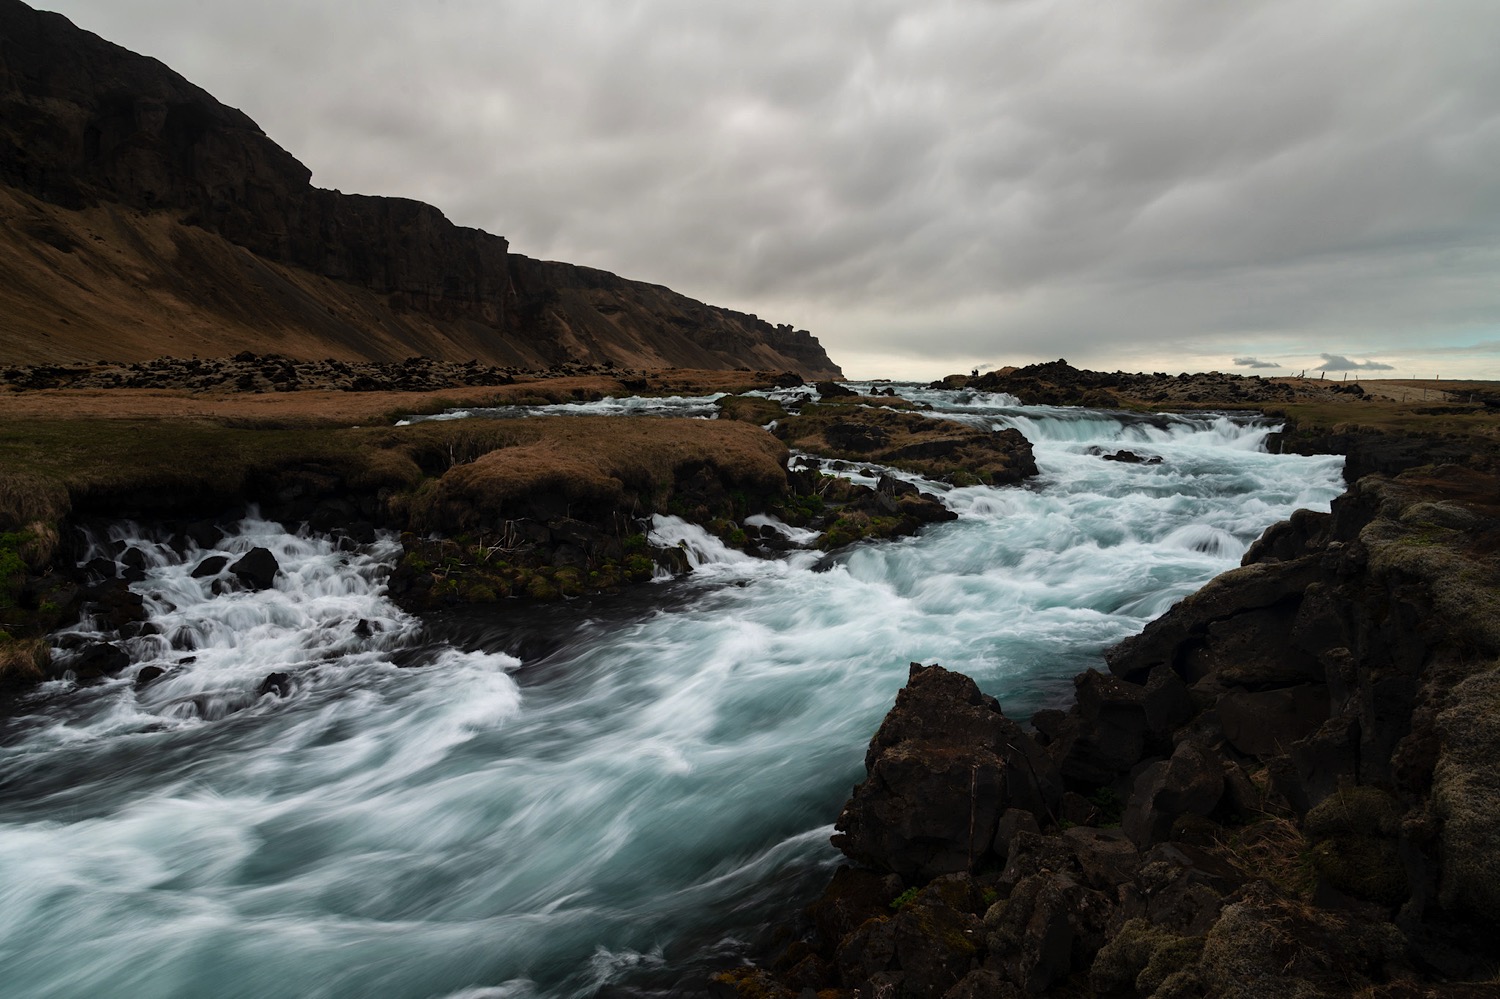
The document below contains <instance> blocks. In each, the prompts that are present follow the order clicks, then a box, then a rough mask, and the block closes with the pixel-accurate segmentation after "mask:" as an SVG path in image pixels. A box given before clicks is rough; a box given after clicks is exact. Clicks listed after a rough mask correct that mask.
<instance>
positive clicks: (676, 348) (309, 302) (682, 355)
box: [0, 0, 838, 377]
mask: <svg viewBox="0 0 1500 999" xmlns="http://www.w3.org/2000/svg"><path fill="white" fill-rule="evenodd" d="M310 177H311V174H310V172H309V170H308V169H307V168H306V167H305V166H303V165H302V164H301V163H300V162H298V161H297V160H296V159H295V158H294V157H293V156H292V155H291V154H290V153H288V152H287V151H286V150H284V149H282V148H281V147H280V146H278V145H276V144H275V143H274V142H272V141H271V139H270V138H268V137H267V136H266V135H265V133H264V132H262V131H261V129H260V128H259V127H258V126H257V125H256V124H255V122H253V121H251V120H250V118H249V117H247V116H246V115H244V114H243V113H241V112H239V111H237V110H235V109H233V108H229V107H226V106H224V105H223V104H220V103H219V102H218V101H217V100H215V99H214V98H213V97H212V96H211V95H210V94H208V93H207V92H205V91H204V90H202V89H201V88H199V87H196V86H194V85H193V84H192V83H190V82H188V81H187V80H185V79H183V78H182V77H181V76H179V75H177V74H176V73H174V72H172V71H171V70H170V69H168V68H167V67H166V66H164V65H162V64H161V63H160V62H158V61H157V60H155V59H150V58H147V57H144V56H140V55H137V54H135V53H133V52H130V51H128V50H126V49H123V48H121V47H119V46H117V45H113V44H111V43H110V42H107V41H105V40H103V39H101V38H99V37H98V36H96V35H93V34H90V33H89V32H86V31H82V30H80V29H78V28H76V27H74V25H73V24H72V23H71V22H69V21H68V20H67V19H66V18H64V17H62V16H61V15H58V14H52V13H47V12H41V11H35V10H32V9H31V8H30V7H28V6H26V5H25V4H23V3H20V2H19V0H0V185H3V187H4V188H6V190H3V191H0V194H3V195H4V197H3V199H0V277H4V278H6V279H7V280H6V282H5V283H6V285H7V286H8V287H9V288H10V289H12V290H11V292H10V293H8V294H4V296H3V297H4V298H5V299H6V300H5V302H4V303H3V304H5V305H6V306H7V308H6V315H7V317H8V319H7V322H6V324H5V328H4V329H0V359H3V360H19V361H45V360H75V359H86V358H91V357H94V356H98V353H99V352H98V350H97V349H94V348H96V347H101V346H113V347H114V350H113V351H112V352H111V354H110V356H112V357H116V358H119V359H125V360H129V359H135V358H137V357H145V356H154V355H157V354H161V353H167V352H170V350H171V349H173V348H175V349H178V350H179V351H181V350H182V349H183V347H184V346H185V345H184V344H181V343H179V344H172V343H165V342H161V338H160V337H153V336H152V335H151V331H150V330H142V329H139V328H136V327H141V326H145V327H151V326H156V327H162V328H165V327H171V328H175V329H179V330H187V331H189V332H190V331H191V330H193V329H196V328H203V329H205V330H208V329H212V330H213V331H214V336H213V337H208V338H206V339H208V340H209V342H208V343H206V344H202V345H199V344H197V343H193V342H191V341H190V344H189V345H191V346H194V347H196V348H197V352H199V353H203V352H234V351H236V350H239V349H255V348H257V347H259V348H265V347H266V346H267V345H268V344H267V338H268V337H269V339H270V341H271V345H273V346H278V347H279V348H280V349H281V350H282V352H285V353H290V354H305V355H307V356H317V355H319V352H321V353H325V354H333V355H335V356H341V357H369V358H371V359H377V360H384V359H395V358H398V357H401V356H405V355H407V354H411V353H414V352H415V353H423V354H428V355H431V356H435V357H441V358H461V357H478V358H480V359H481V360H486V361H489V362H491V363H502V364H516V365H521V366H528V367H538V366H547V365H549V364H552V363H557V362H561V361H569V360H571V361H579V362H585V363H600V362H603V361H606V360H609V361H614V362H616V363H620V364H626V365H630V366H638V367H639V366H650V367H663V366H684V367H687V366H691V367H703V368H723V367H739V366H745V367H762V368H763V367H767V366H771V367H781V368H789V369H793V370H797V371H798V372H800V373H802V374H803V375H806V376H809V377H830V376H836V375H837V374H838V367H837V365H835V364H833V362H832V361H830V360H829V359H828V356H827V354H826V353H824V351H823V350H822V348H821V347H820V346H819V345H818V343H817V340H816V339H814V338H813V337H812V336H810V335H809V334H807V333H806V332H805V331H795V330H793V329H792V328H791V327H787V326H782V327H775V326H772V325H770V324H769V323H765V322H762V321H761V320H759V319H758V318H756V317H754V316H747V315H744V314H741V313H736V312H731V311H728V310H724V309H718V308H715V307H712V306H708V305H704V304H703V303H701V302H695V301H693V300H691V299H688V298H686V297H684V296H681V295H677V294H676V293H674V292H671V291H669V290H667V289H665V288H661V287H659V286H655V285H647V284H642V283H639V282H634V281H627V280H625V279H623V278H619V277H616V276H615V275H612V274H608V273H605V272H602V271H594V270H590V269H587V268H580V267H573V266H571V265H567V264H557V263H550V262H543V261H535V260H529V259H527V258H525V257H519V256H516V255H512V254H511V253H510V252H509V247H508V245H507V243H506V240H505V239H504V238H502V237H499V236H493V235H490V234H489V233H486V232H483V231H481V230H479V229H471V228H465V227H462V226H456V225H454V224H453V223H451V222H450V221H448V219H447V218H446V217H444V215H443V214H442V212H440V211H439V210H438V209H436V208H434V207H432V206H431V205H426V204H422V203H420V202H416V201H409V200H404V199H399V198H379V197H366V196H360V195H347V194H342V193H340V192H338V191H329V190H323V189H320V188H315V187H313V186H312V185H311V184H310V183H309V181H310ZM247 251H248V252H247ZM69 258H72V259H69ZM80 293H82V294H83V295H84V296H92V297H93V298H94V299H96V301H92V302H89V304H88V308H86V309H83V308H80V307H79V303H78V299H79V298H80ZM101 313H103V314H114V315H118V316H119V317H121V319H122V320H123V322H118V323H113V324H111V323H109V322H105V321H104V320H103V319H102V318H101ZM63 320H65V321H63ZM65 326H72V327H81V328H78V329H61V328H60V327H65ZM49 341H50V342H49ZM74 344H78V347H77V349H76V350H72V351H71V353H70V349H71V348H72V346H73V345H74Z"/></svg>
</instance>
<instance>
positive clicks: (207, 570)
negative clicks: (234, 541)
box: [193, 555, 229, 579]
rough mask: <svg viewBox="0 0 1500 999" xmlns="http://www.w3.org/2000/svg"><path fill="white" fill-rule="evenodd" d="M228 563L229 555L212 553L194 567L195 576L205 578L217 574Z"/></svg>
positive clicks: (195, 577)
mask: <svg viewBox="0 0 1500 999" xmlns="http://www.w3.org/2000/svg"><path fill="white" fill-rule="evenodd" d="M228 564H229V556H228V555H210V556H209V557H208V558H206V559H204V560H203V561H202V562H199V563H198V564H197V566H195V567H194V568H193V578H194V579H203V578H204V577H206V576H217V575H218V574H219V573H220V572H222V571H223V569H224V567H225V566H226V565H228Z"/></svg>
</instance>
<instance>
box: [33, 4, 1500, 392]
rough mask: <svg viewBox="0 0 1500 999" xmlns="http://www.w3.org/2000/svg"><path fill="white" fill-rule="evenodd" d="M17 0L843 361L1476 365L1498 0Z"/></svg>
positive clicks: (1497, 356)
mask: <svg viewBox="0 0 1500 999" xmlns="http://www.w3.org/2000/svg"><path fill="white" fill-rule="evenodd" d="M40 5H41V6H47V7H50V8H51V9H54V10H58V11H60V12H62V13H63V14H66V15H67V16H68V17H70V18H71V19H72V20H73V21H74V22H75V23H77V24H79V25H81V26H82V27H85V28H87V29H89V30H91V31H95V32H98V33H99V34H101V35H103V36H104V37H106V38H109V39H110V40H112V41H115V42H118V43H120V44H122V45H125V46H126V47H128V48H132V49H134V50H136V51H139V52H144V53H146V54H148V55H153V56H156V57H157V58H159V59H161V60H163V61H164V62H166V63H167V64H168V65H169V66H171V67H172V68H174V69H176V70H177V71H178V72H180V73H182V74H183V75H184V76H186V77H187V78H188V79H190V80H192V81H193V82H195V83H197V84H199V85H200V86H203V87H204V88H206V89H207V90H208V91H210V92H211V93H213V94H214V95H215V96H216V97H218V98H219V99H220V100H221V101H223V102H224V103H226V104H230V105H233V106H235V107H238V108H240V109H242V110H243V111H245V112H246V113H247V114H249V115H250V116H251V117H252V118H254V119H255V120H256V121H257V122H258V123H259V124H260V126H261V127H262V128H264V129H265V131H266V132H267V133H268V134H269V135H270V136H271V137H272V138H273V139H275V140H276V141H277V142H278V143H280V144H281V145H283V146H285V147H286V148H287V149H289V150H290V151H291V152H292V153H293V154H294V155H295V156H297V157H298V158H299V159H301V160H302V161H303V162H304V163H306V164H307V165H308V167H310V168H311V169H312V171H313V182H314V183H315V184H318V185H319V186H322V187H332V188H338V189H340V190H343V191H348V192H359V193H364V194H387V195H401V196H405V197H412V198H419V199H421V200H423V201H428V202H431V203H432V204H435V205H437V206H438V207H439V208H441V209H442V210H443V211H444V212H445V213H446V214H447V215H448V217H449V218H451V219H452V220H453V221H455V222H457V223H459V224H462V225H472V226H478V227H480V228H482V229H486V230H488V231H490V232H494V233H498V234H500V235H503V236H506V237H508V238H509V239H510V241H511V248H512V250H514V251H515V252H518V253H524V254H527V255H528V256H536V257H544V258H551V259H558V260H569V261H573V262H576V263H582V264H589V265H591V266H595V267H602V268H605V269H607V270H611V271H614V272H616V273H619V274H622V275H624V276H626V277H631V278H637V279H641V280H646V281H652V282H657V283H661V284H666V285H669V286H671V287H672V288H674V289H676V290H678V291H680V292H683V293H684V294H687V295H691V296H692V297H694V298H700V299H703V300H705V301H708V302H711V303H713V304H716V305H727V306H732V307H736V308H740V309H744V310H746V311H749V312H754V313H756V314H758V315H760V316H761V317H762V318H765V319H768V320H770V321H772V322H776V323H783V322H785V323H792V324H794V325H796V326H798V327H802V328H807V329H810V330H811V331H812V332H813V333H814V334H816V335H817V336H818V337H819V338H820V339H821V340H822V342H823V344H824V346H826V347H827V348H828V351H829V353H830V354H831V355H832V356H833V358H834V360H835V361H838V362H839V363H841V364H842V365H843V366H844V370H845V372H846V373H848V374H850V375H858V376H901V375H909V376H915V377H929V376H935V375H939V374H942V373H945V372H948V371H957V370H967V369H969V368H972V367H976V366H983V367H992V366H997V365H1000V364H1020V363H1027V362H1031V361H1037V360H1050V359H1055V358H1057V357H1066V358H1067V359H1068V360H1069V361H1071V362H1072V363H1074V364H1076V365H1079V366H1082V367H1091V368H1102V369H1114V368H1124V369H1127V370H1166V371H1170V372H1174V373H1175V372H1177V371H1181V370H1207V369H1218V370H1224V371H1244V372H1247V373H1259V374H1270V375H1274V374H1285V373H1292V374H1296V373H1297V372H1298V371H1301V370H1307V371H1308V372H1309V373H1311V372H1313V371H1315V370H1317V369H1319V368H1320V367H1326V368H1327V369H1328V370H1329V371H1330V372H1342V371H1344V370H1351V371H1360V372H1368V373H1369V374H1370V375H1372V376H1375V375H1386V376H1391V375H1397V376H1421V377H1433V376H1434V375H1440V376H1441V377H1443V378H1457V377H1463V376H1471V377H1489V378H1500V57H1497V54H1496V52H1497V50H1496V43H1497V40H1500V3H1497V2H1495V0H1319V2H1316V3H1309V2H1308V0H1233V2H1215V0H1129V2H1120V0H1114V2H1110V0H953V2H946V0H926V2H921V3H896V2H888V0H822V2H818V0H796V2H784V0H760V2H758V3H755V4H746V3H734V4H731V3H728V2H719V3H715V2H712V0H421V2H417V0H359V2H355V0H260V2H257V3H253V4H252V3H243V2H235V3H231V2H227V0H44V2H42V3H41V4H40ZM1264 365H1271V366H1270V367H1265V366H1264ZM1331 377H1343V375H1342V374H1337V375H1331ZM1351 377H1352V375H1351Z"/></svg>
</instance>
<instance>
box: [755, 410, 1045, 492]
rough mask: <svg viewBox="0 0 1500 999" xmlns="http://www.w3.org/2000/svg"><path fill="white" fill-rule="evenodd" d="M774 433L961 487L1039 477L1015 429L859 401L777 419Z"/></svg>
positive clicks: (798, 444)
mask: <svg viewBox="0 0 1500 999" xmlns="http://www.w3.org/2000/svg"><path fill="white" fill-rule="evenodd" d="M908 405H909V404H908ZM774 433H775V434H776V436H777V437H780V438H781V439H782V440H784V441H786V442H787V444H788V445H789V446H791V447H796V448H801V449H802V450H805V451H813V452H815V453H817V454H821V455H825V456H828V457H832V458H841V459H844V460H846V461H856V462H858V461H868V462H878V463H879V464H882V465H889V466H891V467H892V468H900V469H905V470H907V471H911V472H916V473H917V474H919V475H922V476H925V477H926V478H929V479H936V480H939V481H944V482H950V483H952V484H954V485H959V486H964V485H978V484H979V483H984V484H986V485H995V486H999V485H1014V484H1016V483H1018V482H1021V481H1023V480H1025V479H1028V478H1030V477H1032V476H1034V475H1036V474H1037V467H1036V459H1035V458H1034V457H1033V455H1032V453H1031V442H1030V441H1028V440H1026V438H1025V437H1024V436H1023V435H1022V434H1021V432H1020V431H1019V430H998V431H996V430H988V429H984V430H981V429H979V428H976V427H971V426H969V425H967V424H964V423H959V422H957V421H954V420H943V419H935V418H933V417H929V416H923V415H921V414H920V413H914V412H906V411H903V410H900V409H893V408H887V407H884V406H875V405H867V404H865V401H864V400H859V399H836V400H835V401H824V402H821V403H816V404H810V405H805V406H802V407H801V408H800V410H799V411H798V412H797V413H795V414H793V415H788V416H784V417H782V418H779V419H778V420H777V421H776V426H775V429H774Z"/></svg>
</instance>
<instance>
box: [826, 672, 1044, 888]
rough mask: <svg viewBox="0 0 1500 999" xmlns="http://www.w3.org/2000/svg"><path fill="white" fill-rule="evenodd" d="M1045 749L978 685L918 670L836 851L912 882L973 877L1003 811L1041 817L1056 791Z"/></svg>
mask: <svg viewBox="0 0 1500 999" xmlns="http://www.w3.org/2000/svg"><path fill="white" fill-rule="evenodd" d="M1046 766H1047V764H1046V763H1045V761H1044V760H1043V758H1042V754H1041V751H1040V747H1037V746H1036V744H1035V743H1034V742H1032V740H1031V739H1030V737H1029V736H1027V735H1026V734H1025V733H1024V732H1023V731H1022V730H1021V728H1020V726H1018V725H1016V723H1015V722H1013V721H1011V720H1010V719H1008V718H1006V717H1005V716H1004V715H1003V714H1001V712H1000V706H999V704H997V703H996V702H995V700H994V698H992V697H985V696H984V695H982V694H981V693H980V692H979V688H978V687H976V686H975V685H974V681H972V680H970V679H969V678H968V677H966V676H963V675H962V674H959V673H950V672H949V671H947V670H945V669H943V668H942V667H941V666H922V665H920V664H918V663H913V664H912V668H911V679H910V680H909V681H908V682H907V685H906V687H905V688H904V689H903V690H902V691H901V693H900V694H899V695H897V698H896V706H895V708H893V709H892V710H891V713H890V714H889V715H887V716H886V719H885V721H884V722H883V723H882V724H881V726H880V729H879V731H877V732H876V733H875V737H874V739H872V740H871V742H870V748H869V751H868V752H867V753H866V754H865V768H866V770H867V771H868V772H869V776H868V777H867V778H866V780H865V781H864V783H862V784H860V785H859V786H858V787H856V788H855V791H854V796H853V797H852V798H851V799H850V800H849V803H848V804H846V805H845V806H844V810H843V812H842V814H841V815H840V816H839V819H838V822H837V823H836V824H835V828H837V829H838V830H839V832H838V834H837V835H836V836H834V845H835V846H837V847H838V848H839V849H841V850H843V851H844V853H846V854H848V855H849V856H850V857H851V858H852V859H854V860H856V861H858V862H860V863H862V864H867V865H869V866H872V867H875V868H877V869H880V870H887V871H892V872H894V873H896V874H899V875H901V876H902V877H904V878H920V879H924V880H925V879H928V878H932V877H936V876H938V875H941V874H948V873H953V872H958V871H973V870H975V869H976V867H977V865H978V864H979V863H980V862H981V861H983V860H984V858H985V857H986V856H987V855H988V854H989V852H990V845H991V843H992V842H993V841H994V838H995V830H996V827H997V825H998V823H999V819H1000V813H1001V812H1002V811H1004V810H1005V809H1006V808H1009V807H1021V808H1026V809H1028V810H1032V811H1036V812H1041V811H1043V810H1044V809H1045V808H1046V807H1047V801H1048V799H1049V798H1055V796H1056V794H1057V789H1056V787H1055V785H1053V784H1052V783H1050V782H1048V781H1046V780H1045V778H1042V777H1041V776H1040V774H1041V772H1042V769H1043V768H1045V767H1046Z"/></svg>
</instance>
